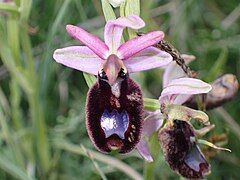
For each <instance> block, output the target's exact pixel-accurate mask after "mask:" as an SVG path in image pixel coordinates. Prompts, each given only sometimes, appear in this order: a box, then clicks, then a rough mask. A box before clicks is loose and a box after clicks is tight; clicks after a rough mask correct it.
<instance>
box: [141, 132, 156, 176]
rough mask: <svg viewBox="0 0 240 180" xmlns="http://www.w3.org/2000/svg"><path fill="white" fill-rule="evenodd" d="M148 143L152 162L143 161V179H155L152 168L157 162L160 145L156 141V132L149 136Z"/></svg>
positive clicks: (153, 168)
mask: <svg viewBox="0 0 240 180" xmlns="http://www.w3.org/2000/svg"><path fill="white" fill-rule="evenodd" d="M149 145H150V150H151V155H152V157H153V162H151V163H148V162H145V163H144V179H155V178H154V170H155V167H156V164H157V162H158V159H159V152H160V145H159V142H158V137H157V133H155V134H154V135H153V136H152V137H151V139H150V142H149Z"/></svg>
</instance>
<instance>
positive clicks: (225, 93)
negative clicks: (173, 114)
mask: <svg viewBox="0 0 240 180" xmlns="http://www.w3.org/2000/svg"><path fill="white" fill-rule="evenodd" d="M211 85H212V90H211V91H210V92H209V93H207V95H206V97H205V98H202V99H203V100H202V101H203V102H202V103H203V104H204V105H205V108H206V109H207V110H209V109H213V108H216V107H219V106H222V105H223V104H225V103H226V102H229V101H231V100H232V99H233V98H234V97H235V96H236V94H237V92H238V89H239V83H238V80H237V78H236V76H235V75H233V74H225V75H223V76H221V77H219V78H218V79H216V80H215V81H214V82H213V83H211ZM198 96H202V95H198ZM196 99H197V96H193V97H192V98H191V99H190V100H188V101H187V102H186V103H185V105H186V106H188V107H191V108H195V109H196V108H198V104H197V100H196Z"/></svg>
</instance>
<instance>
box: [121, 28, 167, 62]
mask: <svg viewBox="0 0 240 180" xmlns="http://www.w3.org/2000/svg"><path fill="white" fill-rule="evenodd" d="M163 37H164V33H163V32H162V31H153V32H150V33H147V34H145V35H143V36H139V37H136V38H134V39H131V40H129V41H127V42H126V43H124V44H122V45H121V46H120V47H119V48H118V50H117V51H118V52H117V55H118V57H119V58H120V59H123V60H127V59H128V58H130V57H132V56H133V55H135V54H136V53H138V52H140V51H142V50H144V49H146V48H147V47H150V46H152V45H154V44H157V43H158V42H159V41H161V40H162V39H163Z"/></svg>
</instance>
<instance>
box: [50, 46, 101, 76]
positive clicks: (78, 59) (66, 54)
mask: <svg viewBox="0 0 240 180" xmlns="http://www.w3.org/2000/svg"><path fill="white" fill-rule="evenodd" d="M53 58H54V59H55V60H56V61H57V62H58V63H60V64H63V65H65V66H67V67H70V68H73V69H77V70H79V71H83V72H86V73H90V74H94V75H97V73H98V70H99V67H100V66H101V64H102V63H103V60H102V59H100V58H99V57H98V56H97V55H96V54H95V53H94V52H93V51H92V50H91V49H89V48H88V47H86V46H70V47H66V48H63V49H57V50H55V51H54V54H53Z"/></svg>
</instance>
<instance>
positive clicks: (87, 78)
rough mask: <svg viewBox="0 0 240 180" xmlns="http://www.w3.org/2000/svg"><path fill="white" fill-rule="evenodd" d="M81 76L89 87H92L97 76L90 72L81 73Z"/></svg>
mask: <svg viewBox="0 0 240 180" xmlns="http://www.w3.org/2000/svg"><path fill="white" fill-rule="evenodd" d="M83 76H84V79H85V81H86V83H87V85H88V87H89V88H90V87H92V86H93V85H94V84H95V82H96V81H97V78H96V77H95V76H93V75H91V74H88V73H83Z"/></svg>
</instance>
